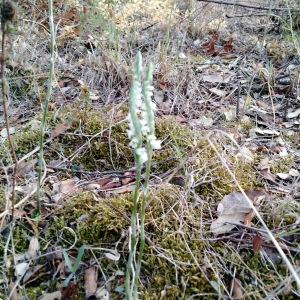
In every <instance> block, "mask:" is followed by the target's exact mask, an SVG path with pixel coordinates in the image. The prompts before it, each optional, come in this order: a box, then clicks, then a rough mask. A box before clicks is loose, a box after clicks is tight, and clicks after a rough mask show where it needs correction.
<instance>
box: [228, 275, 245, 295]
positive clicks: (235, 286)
mask: <svg viewBox="0 0 300 300" xmlns="http://www.w3.org/2000/svg"><path fill="white" fill-rule="evenodd" d="M231 288H232V293H233V299H235V300H238V299H243V297H244V295H243V291H242V285H241V282H240V281H239V280H238V279H237V278H233V279H232V281H231Z"/></svg>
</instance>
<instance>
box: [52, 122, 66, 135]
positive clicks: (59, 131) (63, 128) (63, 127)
mask: <svg viewBox="0 0 300 300" xmlns="http://www.w3.org/2000/svg"><path fill="white" fill-rule="evenodd" d="M70 127H71V123H70V122H65V123H61V124H58V125H56V127H55V128H54V129H53V130H52V132H51V134H50V139H54V138H56V137H58V136H59V135H61V134H63V133H65V132H66V131H67V130H68V129H70Z"/></svg>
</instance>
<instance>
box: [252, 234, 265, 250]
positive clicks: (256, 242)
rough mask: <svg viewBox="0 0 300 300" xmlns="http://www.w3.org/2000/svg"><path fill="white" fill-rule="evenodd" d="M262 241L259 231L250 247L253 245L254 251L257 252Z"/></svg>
mask: <svg viewBox="0 0 300 300" xmlns="http://www.w3.org/2000/svg"><path fill="white" fill-rule="evenodd" d="M262 243H263V240H262V238H261V235H260V234H259V233H257V234H256V235H255V236H254V238H253V240H252V247H253V252H254V253H258V252H259V251H260V249H261V246H262Z"/></svg>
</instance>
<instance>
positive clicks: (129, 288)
mask: <svg viewBox="0 0 300 300" xmlns="http://www.w3.org/2000/svg"><path fill="white" fill-rule="evenodd" d="M135 161H136V162H137V164H136V172H137V174H136V184H135V188H134V191H133V194H132V204H133V207H132V214H131V235H130V239H129V245H130V250H129V257H128V261H127V267H126V280H125V295H126V299H130V300H132V299H137V289H136V287H135V285H136V281H135V278H136V275H135V274H136V270H135V262H134V260H135V255H136V246H137V241H138V233H137V230H138V228H137V226H138V224H137V220H138V198H139V189H140V186H141V179H142V165H141V164H139V163H138V161H139V158H138V156H137V155H135Z"/></svg>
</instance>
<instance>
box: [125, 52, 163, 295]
mask: <svg viewBox="0 0 300 300" xmlns="http://www.w3.org/2000/svg"><path fill="white" fill-rule="evenodd" d="M152 74H153V66H152V64H149V65H148V67H147V70H146V75H145V77H144V78H143V65H142V55H141V53H140V52H139V53H138V54H137V56H136V59H135V63H134V67H133V81H132V84H131V89H130V96H129V115H128V121H129V130H128V136H129V139H130V146H131V147H132V148H133V152H134V161H135V171H136V184H135V189H134V191H133V193H132V201H133V206H132V213H131V226H130V229H129V257H128V262H127V269H126V282H125V293H126V299H137V298H138V296H137V293H138V281H139V275H140V270H141V262H142V256H143V252H144V247H145V233H144V231H145V230H144V227H145V208H146V202H147V198H148V191H149V180H150V174H151V160H152V153H153V150H154V149H160V141H159V140H157V139H156V137H155V129H154V128H155V126H154V110H155V104H154V103H153V102H152V101H151V97H152V90H153V87H152ZM144 163H146V171H145V176H144V178H145V180H144V184H143V186H142V170H143V165H144ZM141 187H142V193H141V194H140V188H141ZM139 218H140V220H139ZM139 223H140V228H139ZM138 243H139V254H138V255H137V246H138Z"/></svg>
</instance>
